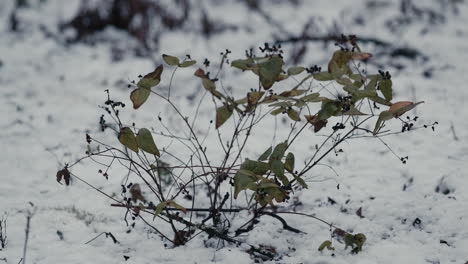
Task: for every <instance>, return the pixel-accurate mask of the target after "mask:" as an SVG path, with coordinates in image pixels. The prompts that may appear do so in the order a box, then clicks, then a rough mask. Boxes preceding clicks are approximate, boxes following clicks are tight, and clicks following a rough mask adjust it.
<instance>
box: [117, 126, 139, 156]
mask: <svg viewBox="0 0 468 264" xmlns="http://www.w3.org/2000/svg"><path fill="white" fill-rule="evenodd" d="M118 139H119V141H120V143H122V145H124V146H126V147H127V148H129V149H131V150H133V151H135V152H137V153H138V144H137V141H136V137H135V134H133V131H132V130H131V129H130V128H129V127H124V128H122V129H121V130H120V133H119V136H118Z"/></svg>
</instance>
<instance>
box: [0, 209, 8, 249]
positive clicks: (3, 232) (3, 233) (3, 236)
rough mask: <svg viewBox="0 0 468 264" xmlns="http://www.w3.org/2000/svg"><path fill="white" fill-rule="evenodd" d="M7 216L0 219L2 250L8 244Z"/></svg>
mask: <svg viewBox="0 0 468 264" xmlns="http://www.w3.org/2000/svg"><path fill="white" fill-rule="evenodd" d="M7 218H8V216H7V215H6V214H5V215H4V216H2V219H0V251H2V249H4V248H5V247H6V246H7Z"/></svg>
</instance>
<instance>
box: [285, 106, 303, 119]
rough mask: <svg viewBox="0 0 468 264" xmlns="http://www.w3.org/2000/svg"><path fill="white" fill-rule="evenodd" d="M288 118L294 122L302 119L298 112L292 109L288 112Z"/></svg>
mask: <svg viewBox="0 0 468 264" xmlns="http://www.w3.org/2000/svg"><path fill="white" fill-rule="evenodd" d="M288 116H289V118H291V119H292V120H294V121H296V122H297V121H301V118H300V117H299V113H298V112H297V111H296V110H294V109H292V108H291V109H289V110H288Z"/></svg>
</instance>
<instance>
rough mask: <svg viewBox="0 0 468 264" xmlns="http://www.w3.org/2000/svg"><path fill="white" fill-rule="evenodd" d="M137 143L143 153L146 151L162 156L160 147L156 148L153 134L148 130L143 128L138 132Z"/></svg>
mask: <svg viewBox="0 0 468 264" xmlns="http://www.w3.org/2000/svg"><path fill="white" fill-rule="evenodd" d="M136 141H137V144H138V147H140V148H141V149H142V150H143V151H146V152H148V153H151V154H153V155H156V156H158V157H159V156H161V154H160V153H159V150H158V147H156V144H155V143H154V140H153V136H152V135H151V132H150V131H149V130H148V129H146V128H141V129H140V130H138V135H137V136H136Z"/></svg>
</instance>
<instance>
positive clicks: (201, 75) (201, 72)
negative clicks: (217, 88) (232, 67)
mask: <svg viewBox="0 0 468 264" xmlns="http://www.w3.org/2000/svg"><path fill="white" fill-rule="evenodd" d="M193 75H195V76H197V77H199V78H207V77H206V74H205V71H204V70H202V69H200V68H198V69H197V70H196V71H195V73H194V74H193Z"/></svg>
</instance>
